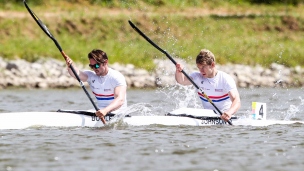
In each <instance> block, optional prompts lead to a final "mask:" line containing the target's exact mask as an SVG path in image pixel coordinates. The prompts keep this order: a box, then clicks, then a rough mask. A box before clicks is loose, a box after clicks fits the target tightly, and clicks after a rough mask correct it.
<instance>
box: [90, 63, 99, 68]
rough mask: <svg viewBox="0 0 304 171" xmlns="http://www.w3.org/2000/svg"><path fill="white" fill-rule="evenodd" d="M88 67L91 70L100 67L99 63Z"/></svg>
mask: <svg viewBox="0 0 304 171" xmlns="http://www.w3.org/2000/svg"><path fill="white" fill-rule="evenodd" d="M89 67H90V68H92V69H94V68H95V69H98V68H99V67H100V64H99V63H96V64H93V65H91V64H89Z"/></svg>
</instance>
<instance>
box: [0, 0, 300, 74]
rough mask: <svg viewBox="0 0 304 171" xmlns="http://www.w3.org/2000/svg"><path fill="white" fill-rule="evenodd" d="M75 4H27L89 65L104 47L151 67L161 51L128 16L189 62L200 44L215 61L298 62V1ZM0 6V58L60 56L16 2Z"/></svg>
mask: <svg viewBox="0 0 304 171" xmlns="http://www.w3.org/2000/svg"><path fill="white" fill-rule="evenodd" d="M79 2H82V3H72V2H70V3H69V2H68V1H55V0H52V1H48V3H41V4H31V3H29V5H32V9H33V10H34V11H35V13H36V14H37V15H38V16H39V17H40V19H41V20H42V21H43V22H44V23H45V24H46V25H47V26H48V27H49V29H50V31H51V32H52V34H53V35H54V36H55V37H56V39H57V40H58V42H59V43H60V44H61V46H62V48H63V50H64V51H65V52H66V53H67V54H68V55H69V56H70V57H71V58H72V59H73V60H76V61H82V62H84V63H87V57H86V56H87V53H88V52H89V51H90V50H92V49H94V48H101V49H103V50H105V51H106V52H107V53H108V55H109V57H110V62H111V63H113V62H119V63H132V64H134V65H135V66H137V67H141V68H145V69H153V67H154V65H153V62H152V60H153V58H158V59H161V58H163V59H165V58H166V57H165V56H164V55H163V54H162V53H160V52H159V51H158V50H157V49H155V48H154V47H152V46H151V45H150V44H148V42H146V41H145V40H144V39H143V38H142V37H140V35H138V34H137V33H136V32H135V31H134V30H133V29H132V28H131V27H130V26H129V24H128V20H129V19H130V20H132V22H134V23H135V24H136V25H137V26H138V27H139V28H140V29H141V30H142V31H143V32H144V33H145V34H146V35H147V36H148V37H150V38H151V39H152V40H153V41H154V42H155V43H156V44H158V45H159V46H160V47H162V48H163V49H166V50H167V51H168V52H169V53H170V54H171V55H173V56H175V57H176V58H184V59H186V60H187V61H188V60H192V61H193V62H194V59H195V57H196V55H197V54H198V52H199V50H200V49H202V48H207V49H210V50H211V51H213V52H214V54H215V55H216V57H217V60H218V62H219V63H221V64H225V63H228V62H230V63H235V64H248V65H255V64H260V65H262V66H265V67H267V66H269V64H271V63H273V62H277V63H280V64H283V65H286V66H296V65H301V66H302V67H303V66H304V48H303V46H304V12H303V11H302V10H301V9H303V7H304V6H303V5H301V4H300V5H298V6H286V5H275V6H266V5H249V4H247V3H241V4H239V3H236V1H232V2H231V3H228V2H221V1H212V2H207V3H201V1H193V2H197V3H200V4H198V5H191V4H186V5H181V4H175V3H173V2H172V3H168V4H151V3H144V2H145V1H143V2H142V3H135V4H132V3H131V4H127V5H126V4H125V5H123V4H119V3H116V5H115V4H114V5H113V6H111V7H104V5H102V4H101V5H100V4H99V5H91V4H88V3H84V2H85V1H79ZM170 2H171V1H170ZM56 4H58V5H56ZM194 6H195V7H194ZM2 8H3V9H4V10H3V12H2V13H0V14H2V15H0V37H1V39H0V56H2V57H4V58H8V59H12V58H23V59H26V60H28V61H35V60H37V59H39V58H41V57H53V58H58V59H62V57H61V56H60V53H59V52H58V50H57V48H56V46H55V45H54V44H53V42H52V40H51V39H49V38H48V37H47V36H46V35H45V34H44V33H43V31H42V30H41V29H40V28H39V27H38V25H37V24H36V23H35V21H34V20H33V19H32V18H31V17H30V15H29V14H28V13H27V11H26V9H25V8H23V7H22V4H20V5H14V4H13V5H12V6H11V7H4V6H2ZM62 60H63V59H62Z"/></svg>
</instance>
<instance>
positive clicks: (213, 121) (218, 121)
mask: <svg viewBox="0 0 304 171" xmlns="http://www.w3.org/2000/svg"><path fill="white" fill-rule="evenodd" d="M230 122H232V120H231V119H230ZM202 124H203V125H224V124H228V123H227V122H225V121H223V120H222V119H206V120H202Z"/></svg>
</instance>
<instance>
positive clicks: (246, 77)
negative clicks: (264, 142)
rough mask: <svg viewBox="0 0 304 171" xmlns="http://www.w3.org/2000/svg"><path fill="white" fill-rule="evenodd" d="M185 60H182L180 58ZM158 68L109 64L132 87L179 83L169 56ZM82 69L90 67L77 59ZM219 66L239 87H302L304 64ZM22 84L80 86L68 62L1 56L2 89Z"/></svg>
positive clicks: (192, 68) (50, 86) (35, 86)
mask: <svg viewBox="0 0 304 171" xmlns="http://www.w3.org/2000/svg"><path fill="white" fill-rule="evenodd" d="M180 62H182V63H183V61H180ZM154 63H155V64H156V66H157V67H156V69H155V70H154V71H151V72H148V71H146V70H144V69H137V68H135V67H134V65H132V64H126V65H122V64H118V63H114V64H110V67H111V68H113V69H116V70H118V71H120V72H121V73H122V74H123V75H124V76H125V78H126V81H127V84H128V87H129V88H156V87H165V86H173V85H176V84H177V83H176V81H175V80H174V73H175V67H174V66H173V64H172V62H171V61H169V60H154ZM184 65H185V71H186V72H187V73H189V74H190V73H191V72H193V71H195V70H196V68H195V66H194V65H189V64H186V63H184ZM76 66H77V67H78V68H79V69H89V68H88V67H87V66H83V65H82V64H79V63H76ZM218 69H219V70H222V71H225V72H227V73H228V74H230V75H231V76H232V77H233V78H234V79H235V80H236V83H237V86H238V87H240V88H254V87H303V86H304V79H303V78H304V68H301V67H295V68H287V67H284V66H283V65H279V64H276V63H273V64H272V65H271V67H270V68H263V67H261V66H254V67H252V66H246V65H238V64H236V65H235V64H227V65H218ZM10 87H20V88H71V87H79V83H78V81H77V80H76V79H74V78H72V77H71V76H69V75H68V72H67V68H66V64H65V63H64V62H63V61H59V60H56V59H51V58H49V59H42V60H39V61H37V62H35V63H30V62H27V61H25V60H21V59H18V60H6V59H3V58H0V89H5V88H10Z"/></svg>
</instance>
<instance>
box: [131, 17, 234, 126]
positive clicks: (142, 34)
mask: <svg viewBox="0 0 304 171" xmlns="http://www.w3.org/2000/svg"><path fill="white" fill-rule="evenodd" d="M129 24H130V25H131V27H132V28H133V29H134V30H135V31H136V32H137V33H138V34H140V35H141V36H142V37H143V38H144V39H146V40H147V41H148V42H149V43H150V44H151V45H153V46H154V47H155V48H156V49H158V50H159V51H161V52H162V53H164V54H165V55H166V56H167V57H168V58H169V59H170V61H172V62H173V64H174V65H176V61H175V60H174V59H173V58H172V57H171V56H170V55H169V53H167V52H166V51H165V50H163V49H162V48H160V47H159V46H158V45H157V44H155V43H154V42H153V41H152V40H151V39H150V38H149V37H147V36H146V35H145V34H144V33H143V32H142V31H140V30H139V29H138V28H137V27H136V26H135V25H134V24H133V23H132V22H131V21H130V20H129ZM181 72H182V73H183V74H184V75H185V76H186V77H187V79H188V80H189V81H190V82H191V83H192V84H193V85H194V87H196V88H197V89H198V90H199V91H200V92H201V93H202V95H203V96H204V97H205V98H206V99H207V100H208V102H209V103H211V104H212V106H213V107H214V108H215V109H216V110H217V111H218V112H219V113H220V115H222V114H223V113H222V112H221V111H220V110H219V109H218V108H217V107H216V106H215V104H214V103H213V102H212V100H211V99H210V98H209V97H208V96H207V95H206V94H205V93H204V91H203V90H202V89H201V88H199V86H198V85H197V84H195V82H194V81H193V80H192V79H191V78H190V76H189V75H188V74H187V73H186V72H185V71H184V70H182V71H181ZM227 122H228V123H229V124H230V125H232V123H231V121H230V120H228V121H227Z"/></svg>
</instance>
